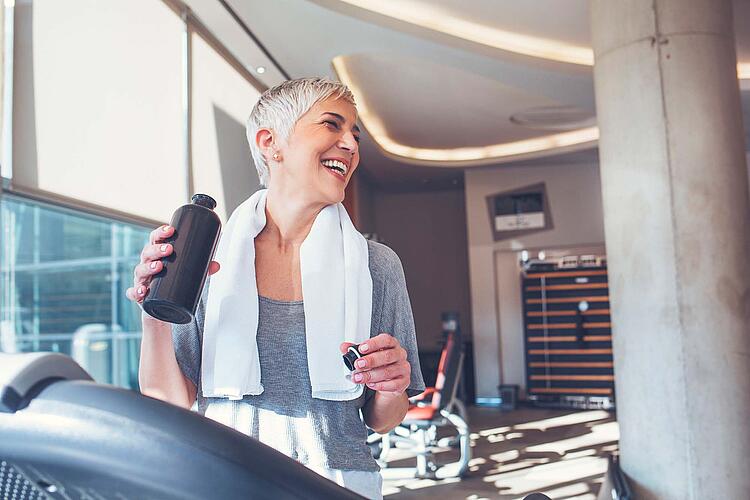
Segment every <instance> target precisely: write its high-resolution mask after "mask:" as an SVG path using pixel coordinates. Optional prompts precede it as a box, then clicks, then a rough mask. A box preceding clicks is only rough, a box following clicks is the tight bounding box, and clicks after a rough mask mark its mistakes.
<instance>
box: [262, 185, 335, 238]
mask: <svg viewBox="0 0 750 500" xmlns="http://www.w3.org/2000/svg"><path fill="white" fill-rule="evenodd" d="M324 207H325V205H324V204H322V203H310V202H308V201H306V200H304V199H300V197H299V194H297V195H296V196H295V195H293V194H290V193H280V192H278V191H276V190H274V189H272V188H271V189H269V190H268V195H267V196H266V227H265V228H264V229H263V231H261V233H260V234H259V235H258V237H259V238H261V239H263V240H266V241H267V242H268V243H271V244H273V245H274V246H276V247H278V248H279V249H280V250H288V249H291V248H293V247H299V246H300V245H301V244H302V242H303V241H305V238H307V235H308V234H309V233H310V229H311V228H312V225H313V223H314V222H315V218H316V217H317V216H318V214H319V213H320V211H321V210H322V209H323V208H324Z"/></svg>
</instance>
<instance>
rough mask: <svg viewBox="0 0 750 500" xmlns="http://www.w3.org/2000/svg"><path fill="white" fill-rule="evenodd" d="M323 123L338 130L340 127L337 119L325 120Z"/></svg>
mask: <svg viewBox="0 0 750 500" xmlns="http://www.w3.org/2000/svg"><path fill="white" fill-rule="evenodd" d="M323 123H325V124H326V125H330V126H331V127H333V128H335V129H336V130H338V129H339V124H338V123H336V122H335V121H333V120H326V121H325V122H323Z"/></svg>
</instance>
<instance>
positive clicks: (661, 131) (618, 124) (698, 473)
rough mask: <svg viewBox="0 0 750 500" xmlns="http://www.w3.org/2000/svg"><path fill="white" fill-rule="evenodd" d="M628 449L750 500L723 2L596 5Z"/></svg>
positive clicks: (742, 279)
mask: <svg viewBox="0 0 750 500" xmlns="http://www.w3.org/2000/svg"><path fill="white" fill-rule="evenodd" d="M591 21H592V37H593V45H594V52H595V56H596V66H595V68H594V77H595V88H596V104H597V116H598V121H599V127H600V129H601V139H600V146H599V147H600V159H601V178H602V190H603V204H604V222H605V235H606V243H607V255H608V259H609V265H610V268H609V269H610V271H609V272H610V293H611V304H612V318H613V325H614V354H615V376H616V390H617V405H618V420H619V422H620V428H621V441H620V447H621V454H622V465H623V469H624V471H625V473H626V474H627V475H628V477H629V478H630V479H631V482H632V483H633V484H634V485H635V489H636V493H637V498H639V499H651V498H658V499H675V500H676V499H680V500H685V499H692V500H704V499H714V498H716V499H730V498H731V499H740V498H750V321H749V320H750V318H749V317H748V316H749V313H748V311H749V310H750V307H748V306H749V303H750V289H749V287H748V284H749V282H750V276H749V273H748V263H747V261H748V257H749V255H748V252H749V250H750V245H748V243H749V236H750V230H749V228H748V220H750V218H749V217H750V212H749V211H748V189H747V186H748V179H747V175H748V174H747V170H746V164H745V152H744V141H743V127H742V116H741V110H740V99H739V90H738V82H737V77H736V70H735V66H736V56H735V42H734V36H733V29H732V5H731V1H730V0H692V1H690V2H685V1H684V0H627V1H617V2H612V1H611V0H592V3H591Z"/></svg>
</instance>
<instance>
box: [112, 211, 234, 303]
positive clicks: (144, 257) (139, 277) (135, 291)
mask: <svg viewBox="0 0 750 500" xmlns="http://www.w3.org/2000/svg"><path fill="white" fill-rule="evenodd" d="M173 234H174V228H173V227H172V226H170V225H164V226H160V227H158V228H156V229H154V230H153V231H151V234H150V235H149V238H148V240H149V242H148V243H147V244H146V246H144V247H143V251H142V252H141V261H140V262H139V263H138V265H136V266H135V269H134V270H133V286H132V287H130V288H128V289H127V291H126V292H125V295H126V296H127V298H128V299H130V300H132V301H133V302H137V303H138V304H142V303H143V301H144V299H145V298H146V296H147V295H148V291H149V287H150V285H151V280H152V279H153V277H154V275H156V274H158V273H159V272H160V271H161V270H162V269H163V267H164V263H163V262H162V261H161V259H163V258H164V257H167V256H168V255H170V254H171V253H172V251H173V248H172V245H171V244H169V243H165V241H164V240H166V239H167V238H169V237H171V236H172V235H173ZM218 270H219V263H218V262H216V261H211V263H210V264H209V265H208V274H209V275H211V274H214V273H215V272H216V271H218Z"/></svg>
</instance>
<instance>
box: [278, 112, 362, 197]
mask: <svg viewBox="0 0 750 500" xmlns="http://www.w3.org/2000/svg"><path fill="white" fill-rule="evenodd" d="M356 121H357V111H356V109H355V107H354V106H353V105H351V104H349V103H348V102H346V101H344V100H342V99H329V100H325V101H321V102H319V103H317V104H315V105H314V106H313V107H312V108H310V110H309V111H308V112H307V113H305V114H304V115H302V117H301V118H300V119H299V121H297V124H296V125H295V126H294V129H293V130H292V132H291V134H290V135H289V139H288V140H287V141H286V144H284V145H283V146H282V147H281V149H280V152H281V155H282V160H281V165H280V166H277V168H276V171H275V172H274V171H273V170H274V169H273V167H271V169H272V172H273V173H272V174H271V175H272V182H271V186H273V185H274V184H276V183H277V182H281V183H282V185H283V188H284V189H285V190H287V189H292V190H294V192H295V193H297V194H299V195H303V196H304V198H305V200H306V201H307V202H312V203H324V204H326V205H330V204H334V203H340V202H341V201H342V200H343V199H344V189H345V188H346V185H347V184H348V183H349V179H351V177H352V174H354V171H355V170H356V168H357V165H359V127H357V124H356ZM274 174H277V175H274ZM278 174H280V175H278ZM280 187H282V186H280Z"/></svg>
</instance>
